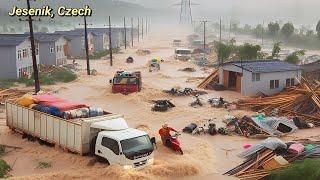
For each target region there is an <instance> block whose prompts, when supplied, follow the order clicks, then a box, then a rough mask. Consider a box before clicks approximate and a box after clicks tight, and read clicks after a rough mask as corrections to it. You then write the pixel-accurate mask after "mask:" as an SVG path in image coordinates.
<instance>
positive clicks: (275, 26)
mask: <svg viewBox="0 0 320 180" xmlns="http://www.w3.org/2000/svg"><path fill="white" fill-rule="evenodd" d="M279 30H280V25H279V23H278V22H270V23H269V24H268V31H269V33H270V34H271V35H272V36H273V37H275V36H276V35H277V34H278V32H279Z"/></svg>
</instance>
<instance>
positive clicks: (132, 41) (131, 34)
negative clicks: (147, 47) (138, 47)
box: [131, 18, 133, 47]
mask: <svg viewBox="0 0 320 180" xmlns="http://www.w3.org/2000/svg"><path fill="white" fill-rule="evenodd" d="M131 46H132V47H133V18H131Z"/></svg>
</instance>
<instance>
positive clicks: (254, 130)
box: [224, 114, 313, 138]
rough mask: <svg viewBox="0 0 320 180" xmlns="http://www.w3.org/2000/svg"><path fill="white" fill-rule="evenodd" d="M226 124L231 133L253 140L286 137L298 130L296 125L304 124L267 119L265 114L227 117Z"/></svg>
mask: <svg viewBox="0 0 320 180" xmlns="http://www.w3.org/2000/svg"><path fill="white" fill-rule="evenodd" d="M295 118H297V117H295ZM224 122H225V123H226V127H227V129H228V131H229V132H234V133H236V134H238V135H241V136H245V137H251V138H261V137H271V136H284V135H287V134H289V133H293V132H295V131H296V130H297V129H298V127H297V126H296V124H297V123H300V124H301V123H302V121H301V120H299V119H290V118H287V117H275V116H273V117H265V115H264V114H259V115H256V116H244V117H243V118H236V117H233V116H227V117H226V118H225V120H224ZM309 126H310V127H312V126H313V125H312V124H310V125H309ZM306 128H308V127H306Z"/></svg>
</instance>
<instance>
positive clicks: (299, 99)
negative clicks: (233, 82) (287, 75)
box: [237, 78, 320, 126]
mask: <svg viewBox="0 0 320 180" xmlns="http://www.w3.org/2000/svg"><path fill="white" fill-rule="evenodd" d="M237 106H238V107H240V108H248V107H249V108H251V109H252V110H254V111H260V112H264V113H266V114H267V115H270V114H271V112H272V111H273V110H274V109H278V110H279V114H278V115H279V116H298V117H300V118H302V119H303V120H305V121H308V122H311V123H314V124H315V125H316V126H320V113H319V112H320V88H319V86H314V85H312V84H311V83H309V82H308V81H307V80H306V79H304V78H302V82H301V83H300V85H299V86H296V87H291V88H287V89H286V90H285V91H283V92H281V93H279V94H277V95H274V96H270V97H257V98H254V99H249V100H244V101H239V102H238V104H237Z"/></svg>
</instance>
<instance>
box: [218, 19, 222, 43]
mask: <svg viewBox="0 0 320 180" xmlns="http://www.w3.org/2000/svg"><path fill="white" fill-rule="evenodd" d="M221 26H222V25H221V19H220V36H219V43H221V29H222V27H221Z"/></svg>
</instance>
